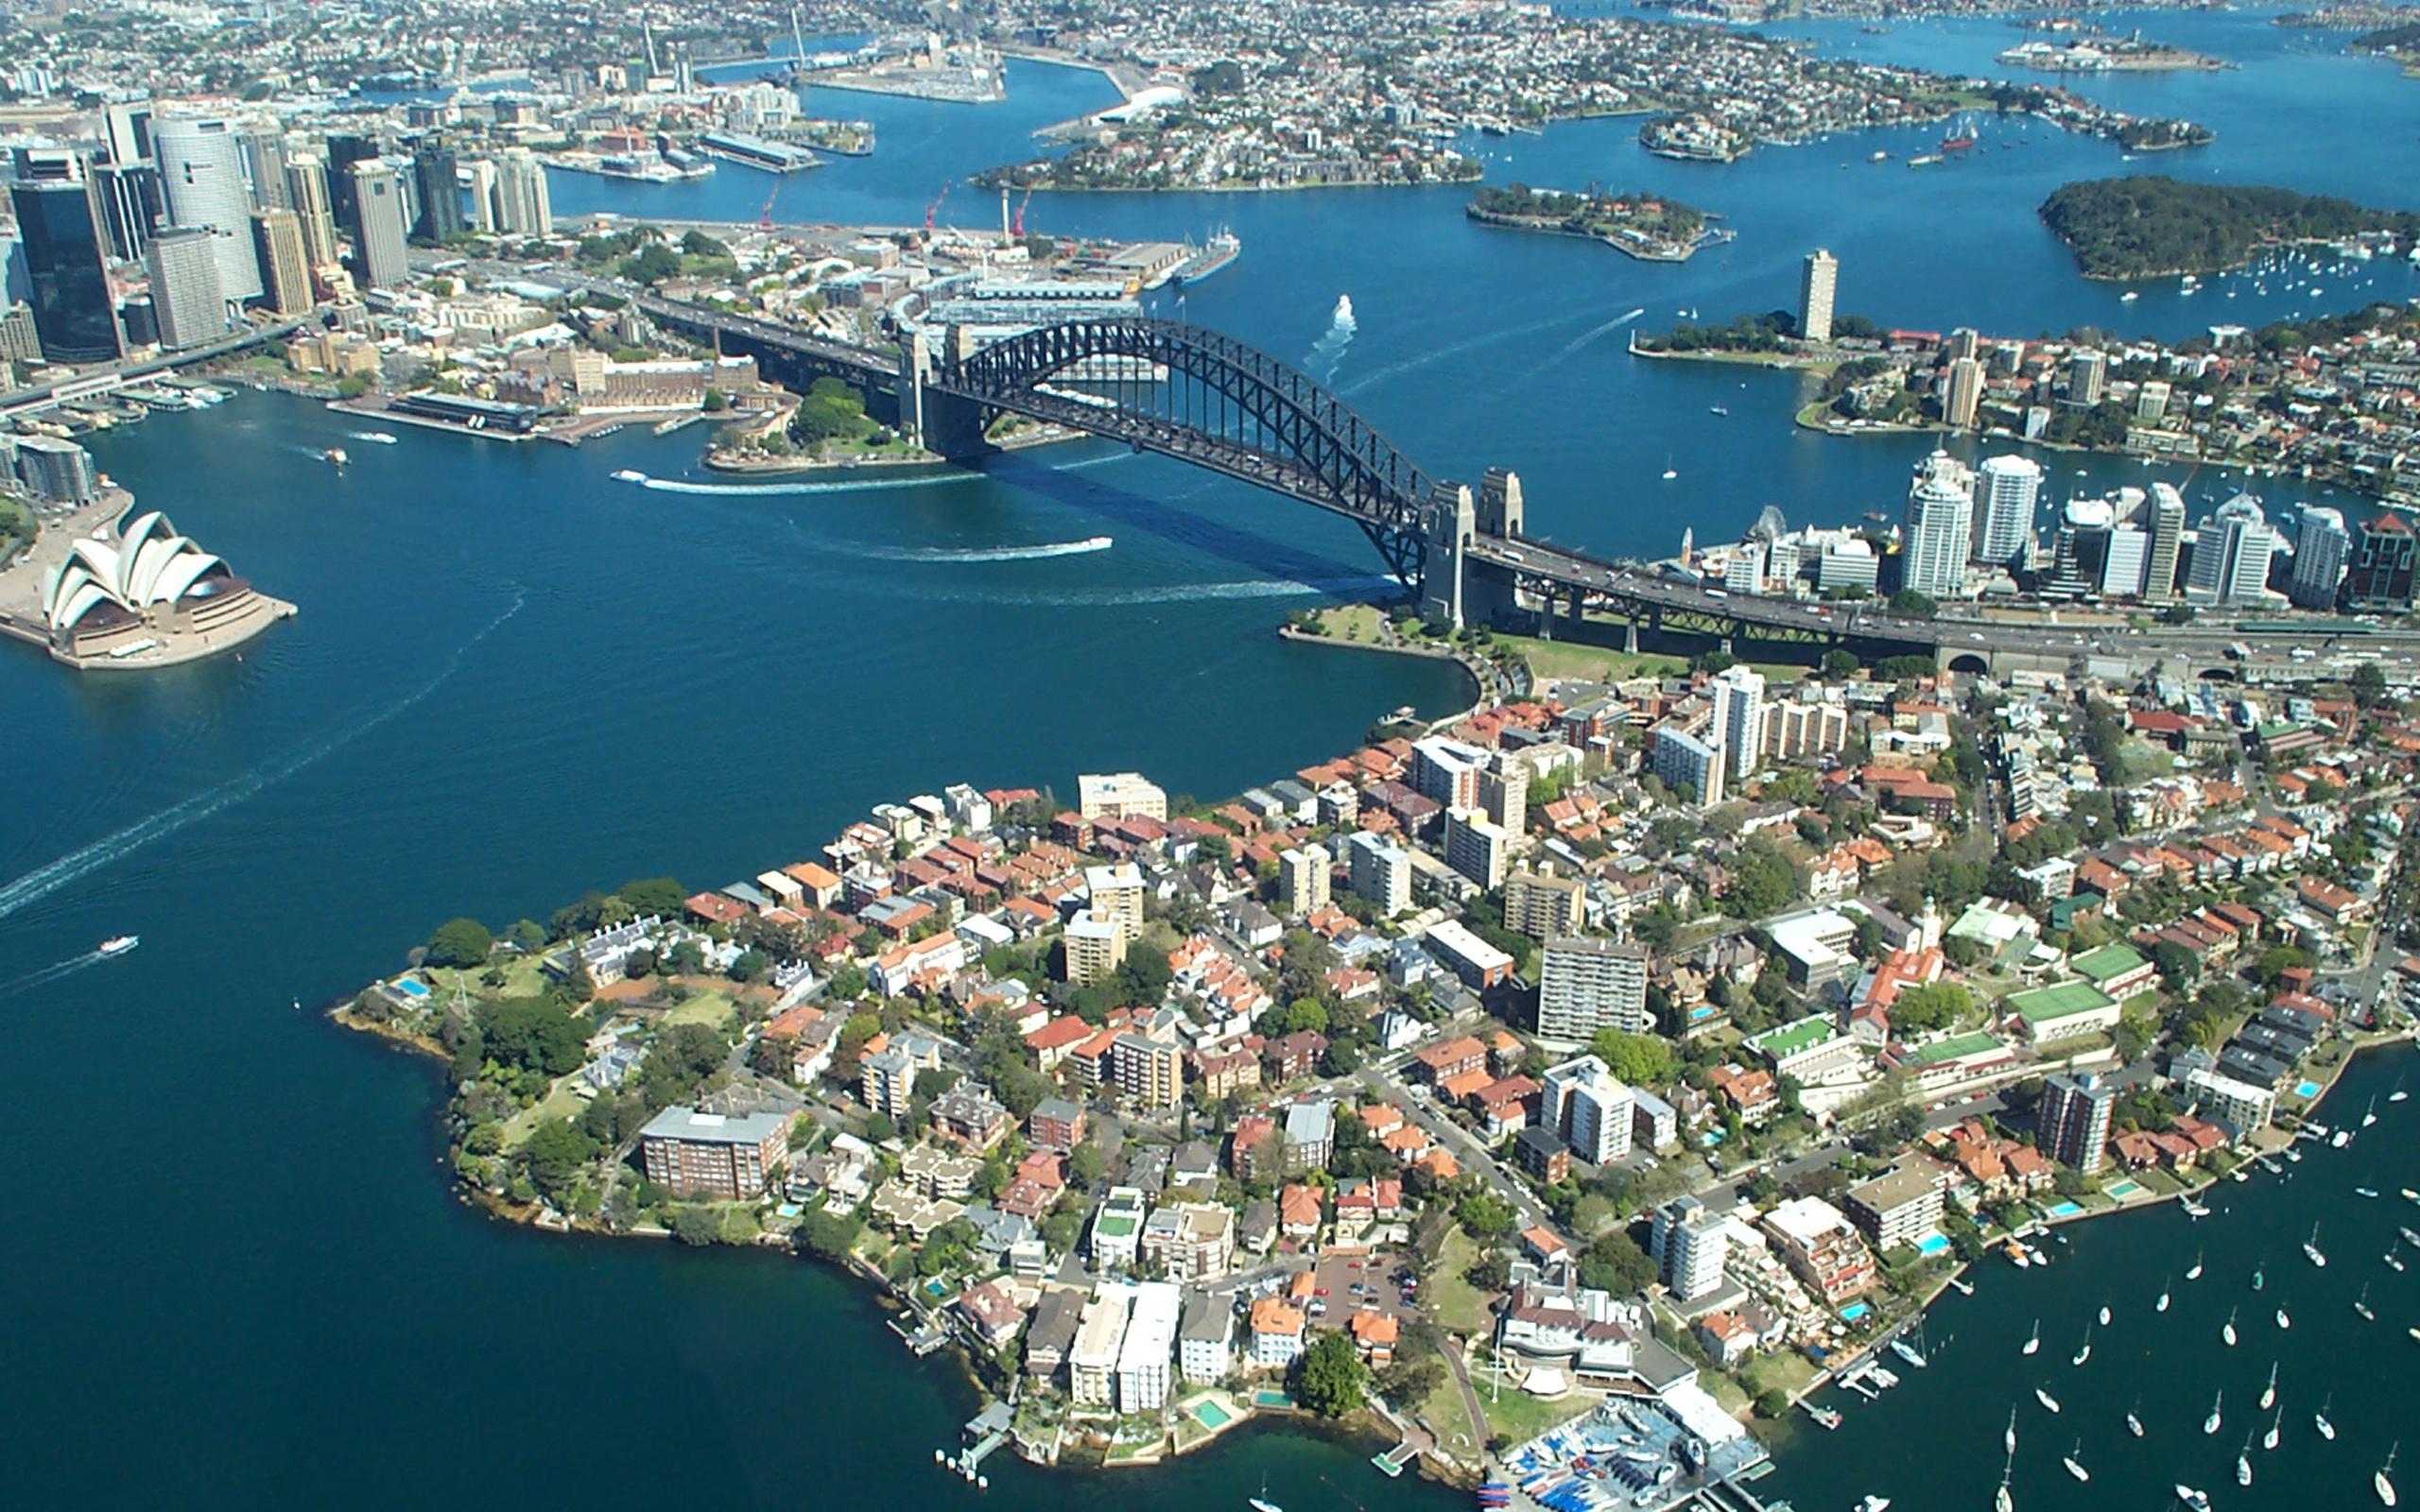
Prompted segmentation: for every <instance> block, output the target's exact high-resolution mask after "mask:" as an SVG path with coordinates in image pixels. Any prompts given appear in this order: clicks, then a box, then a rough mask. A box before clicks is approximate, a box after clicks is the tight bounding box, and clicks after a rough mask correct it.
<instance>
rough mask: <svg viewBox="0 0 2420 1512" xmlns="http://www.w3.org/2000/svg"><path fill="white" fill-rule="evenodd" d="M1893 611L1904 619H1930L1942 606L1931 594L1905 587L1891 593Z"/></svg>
mask: <svg viewBox="0 0 2420 1512" xmlns="http://www.w3.org/2000/svg"><path fill="white" fill-rule="evenodd" d="M1891 612H1892V613H1893V614H1896V615H1898V616H1900V617H1901V618H1902V619H1911V620H1928V619H1931V618H1932V617H1933V616H1934V615H1936V614H1938V613H1940V612H1941V606H1940V605H1939V604H1937V603H1935V602H1934V601H1933V599H1932V598H1931V596H1930V595H1929V594H1926V593H1917V592H1916V591H1915V590H1914V589H1912V588H1903V589H1901V590H1899V591H1898V592H1897V593H1893V594H1892V595H1891Z"/></svg>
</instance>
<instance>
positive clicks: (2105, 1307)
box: [2100, 1302, 2109, 1329]
mask: <svg viewBox="0 0 2420 1512" xmlns="http://www.w3.org/2000/svg"><path fill="white" fill-rule="evenodd" d="M2100 1326H2101V1327H2102V1328H2104V1329H2105V1328H2107V1327H2108V1326H2109V1304H2108V1303H2107V1302H2103V1303H2101V1304H2100Z"/></svg>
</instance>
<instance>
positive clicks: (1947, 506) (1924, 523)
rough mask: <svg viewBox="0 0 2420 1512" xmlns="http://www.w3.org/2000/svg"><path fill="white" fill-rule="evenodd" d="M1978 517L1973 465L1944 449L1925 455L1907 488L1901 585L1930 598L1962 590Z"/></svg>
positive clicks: (1953, 596) (1964, 584) (1961, 591)
mask: <svg viewBox="0 0 2420 1512" xmlns="http://www.w3.org/2000/svg"><path fill="white" fill-rule="evenodd" d="M1974 518H1975V473H1974V470H1973V469H1971V468H1969V467H1968V466H1967V465H1966V464H1965V463H1963V462H1961V461H1959V460H1958V459H1957V458H1956V457H1954V456H1951V455H1949V454H1948V453H1946V452H1935V453H1933V454H1932V455H1930V456H1928V457H1927V458H1925V460H1924V462H1923V464H1922V465H1920V466H1919V467H1918V468H1917V469H1916V477H1915V481H1914V482H1913V483H1912V484H1910V486H1909V489H1908V515H1907V545H1906V548H1905V551H1906V554H1905V556H1904V557H1903V558H1901V561H1902V566H1901V574H1900V576H1901V579H1902V584H1903V586H1905V587H1907V588H1910V589H1912V590H1914V591H1915V592H1916V593H1923V594H1925V595H1926V596H1927V597H1929V598H1956V597H1959V596H1960V595H1961V594H1962V593H1964V592H1965V589H1966V557H1967V542H1968V541H1969V539H1970V538H1971V537H1972V535H1973V532H1974Z"/></svg>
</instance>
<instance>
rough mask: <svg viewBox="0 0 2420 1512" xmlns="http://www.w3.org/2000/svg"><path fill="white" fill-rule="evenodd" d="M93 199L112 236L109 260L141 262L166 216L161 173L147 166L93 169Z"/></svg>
mask: <svg viewBox="0 0 2420 1512" xmlns="http://www.w3.org/2000/svg"><path fill="white" fill-rule="evenodd" d="M93 198H94V200H95V202H96V203H97V204H98V205H99V206H100V210H101V223H102V229H103V230H104V231H106V232H108V233H109V243H110V257H111V258H112V260H113V261H116V262H120V263H133V262H139V261H141V260H142V257H143V249H144V248H145V247H146V246H147V245H149V243H150V240H151V227H152V226H153V224H154V223H156V222H157V221H158V220H159V218H160V216H161V215H162V214H163V206H162V204H161V200H160V170H159V169H158V168H157V167H155V166H153V165H152V164H151V163H95V165H94V167H93Z"/></svg>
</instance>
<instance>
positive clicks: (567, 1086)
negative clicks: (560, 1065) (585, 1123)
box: [503, 1076, 588, 1150]
mask: <svg viewBox="0 0 2420 1512" xmlns="http://www.w3.org/2000/svg"><path fill="white" fill-rule="evenodd" d="M573 1080H574V1078H572V1077H570V1076H565V1077H563V1078H562V1080H560V1081H558V1082H556V1083H555V1084H554V1085H553V1086H552V1087H549V1088H547V1089H546V1095H545V1096H544V1097H541V1098H539V1099H538V1100H537V1101H536V1102H534V1103H532V1104H530V1105H529V1106H528V1107H527V1108H523V1109H522V1110H521V1111H519V1112H517V1113H515V1114H513V1115H512V1116H511V1117H510V1118H508V1119H506V1120H505V1121H504V1130H503V1132H504V1147H505V1148H506V1149H508V1150H517V1149H519V1148H521V1146H522V1145H523V1144H524V1143H527V1140H528V1138H529V1135H530V1133H531V1131H532V1130H534V1129H536V1128H537V1126H538V1125H540V1124H543V1123H544V1122H545V1121H546V1120H547V1119H550V1118H570V1119H577V1118H579V1114H580V1110H581V1109H582V1108H586V1107H587V1106H588V1104H587V1102H586V1101H585V1100H584V1099H583V1098H581V1097H580V1096H579V1093H577V1092H575V1091H572V1083H573Z"/></svg>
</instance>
